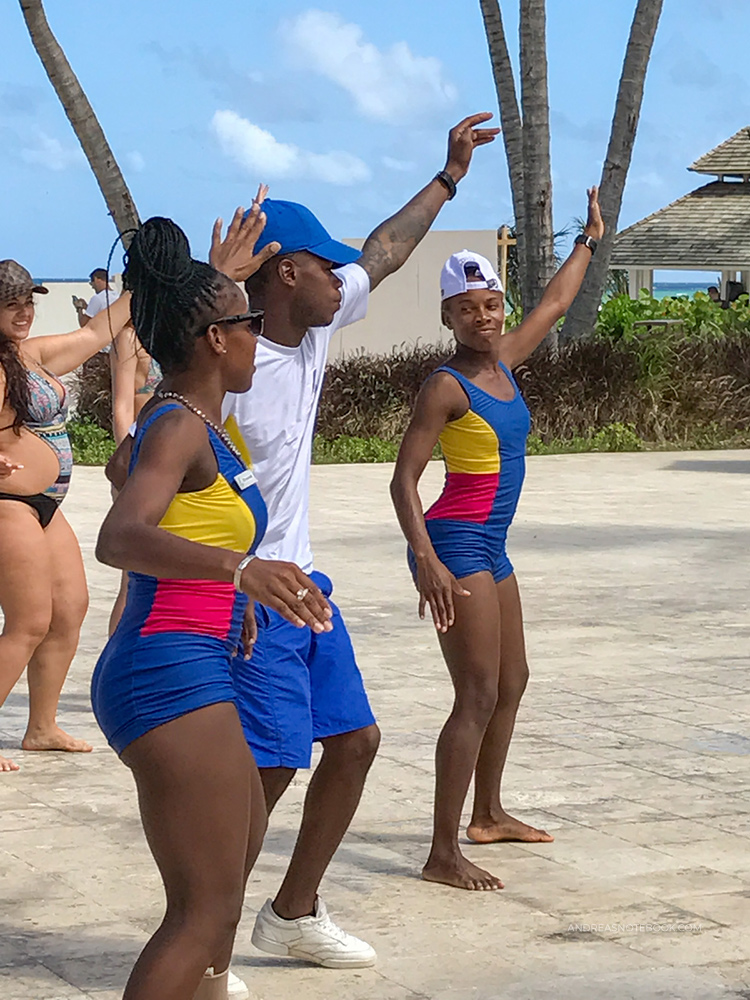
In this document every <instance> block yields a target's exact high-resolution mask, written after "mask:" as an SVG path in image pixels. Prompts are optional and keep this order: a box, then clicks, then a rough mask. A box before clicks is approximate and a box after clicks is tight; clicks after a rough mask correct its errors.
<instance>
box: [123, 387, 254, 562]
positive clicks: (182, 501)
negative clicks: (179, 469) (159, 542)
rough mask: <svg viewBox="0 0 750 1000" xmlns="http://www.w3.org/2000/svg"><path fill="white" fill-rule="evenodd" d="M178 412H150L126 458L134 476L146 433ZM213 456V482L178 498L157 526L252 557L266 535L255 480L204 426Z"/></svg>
mask: <svg viewBox="0 0 750 1000" xmlns="http://www.w3.org/2000/svg"><path fill="white" fill-rule="evenodd" d="M178 409H182V407H180V406H179V404H177V403H166V404H164V405H163V406H159V407H157V408H156V409H154V410H152V411H151V413H149V415H148V417H147V418H146V419H145V420H144V422H143V423H142V424H141V425H140V426H139V427H138V428H137V429H136V434H135V442H134V444H133V451H132V453H131V457H130V471H131V472H132V470H133V468H134V467H135V465H136V463H137V461H138V455H139V453H140V449H141V444H142V443H143V438H144V435H145V433H146V431H147V430H148V428H149V427H150V426H151V425H152V424H153V423H154V422H155V421H156V420H158V419H159V417H161V416H163V415H164V414H165V413H169V411H170V410H178ZM206 429H207V431H208V437H209V441H210V442H211V448H212V449H213V453H214V455H215V457H216V463H217V465H218V472H217V474H216V479H214V481H213V482H212V483H211V484H210V485H209V486H206V487H205V488H204V489H202V490H195V491H193V492H190V493H177V494H175V496H174V498H173V499H172V501H171V502H170V504H169V507H168V508H167V510H166V511H165V513H164V516H163V517H162V519H161V521H160V522H159V527H160V528H164V530H165V531H169V532H171V533H172V534H173V535H179V536H180V537H181V538H187V539H189V540H190V541H191V542H201V543H202V544H204V545H212V546H215V547H216V548H222V549H231V550H233V551H235V552H254V551H255V549H256V548H257V547H258V545H259V544H260V541H261V539H262V538H263V535H264V534H265V531H266V527H267V524H268V513H267V511H266V505H265V503H264V501H263V497H262V496H261V494H260V490H259V489H258V485H257V483H256V482H255V476H254V475H253V472H252V470H251V469H248V468H247V467H246V466H245V465H244V463H243V462H241V461H240V459H239V458H237V456H236V455H234V454H233V453H232V452H231V451H230V450H229V448H228V447H227V446H226V444H224V442H223V441H222V440H221V438H220V437H219V435H218V434H216V432H215V431H213V430H212V429H211V428H210V427H208V425H206Z"/></svg>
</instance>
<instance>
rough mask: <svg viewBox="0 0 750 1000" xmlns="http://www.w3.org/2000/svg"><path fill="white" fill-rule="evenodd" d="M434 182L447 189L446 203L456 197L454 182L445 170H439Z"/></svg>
mask: <svg viewBox="0 0 750 1000" xmlns="http://www.w3.org/2000/svg"><path fill="white" fill-rule="evenodd" d="M435 180H436V181H440V183H441V184H442V185H443V187H445V188H447V189H448V201H453V199H454V198H455V197H456V182H455V181H454V180H453V178H452V177H451V175H450V174H449V173H448V171H447V170H439V171H438V172H437V173H436V174H435Z"/></svg>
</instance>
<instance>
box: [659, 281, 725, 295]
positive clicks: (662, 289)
mask: <svg viewBox="0 0 750 1000" xmlns="http://www.w3.org/2000/svg"><path fill="white" fill-rule="evenodd" d="M714 284H715V285H717V286H718V284H719V282H718V281H710V280H709V281H705V282H695V281H655V282H654V298H655V299H673V298H678V297H679V296H680V295H683V296H686V297H687V298H690V299H692V297H693V295H695V293H696V292H707V291H708V289H709V288H710V286H711V285H714Z"/></svg>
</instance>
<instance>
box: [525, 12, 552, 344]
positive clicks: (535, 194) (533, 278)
mask: <svg viewBox="0 0 750 1000" xmlns="http://www.w3.org/2000/svg"><path fill="white" fill-rule="evenodd" d="M520 33H521V109H522V114H523V166H524V226H525V230H526V232H525V236H526V269H525V270H526V273H525V279H524V294H523V309H524V313H526V314H528V312H529V311H530V310H531V309H533V308H534V307H535V306H537V305H538V304H539V302H540V301H541V298H542V295H543V294H544V289H545V288H546V287H547V284H548V283H549V281H550V280H551V278H552V276H553V275H554V273H555V247H554V230H553V228H552V171H551V168H550V139H549V93H548V88H547V18H546V10H545V0H521V19H520ZM555 342H556V334H555V331H550V335H549V338H548V340H547V343H548V346H552V347H554V346H555Z"/></svg>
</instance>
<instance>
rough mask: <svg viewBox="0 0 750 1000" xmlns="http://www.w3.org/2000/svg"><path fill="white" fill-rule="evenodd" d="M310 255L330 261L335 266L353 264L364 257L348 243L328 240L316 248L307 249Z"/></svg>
mask: <svg viewBox="0 0 750 1000" xmlns="http://www.w3.org/2000/svg"><path fill="white" fill-rule="evenodd" d="M305 249H306V250H307V252H308V253H314V254H315V256H316V257H322V258H323V260H330V261H331V262H332V263H333V264H339V265H342V264H353V263H354V262H355V261H356V260H359V258H360V257H361V256H362V251H361V250H355V249H354V247H349V246H347V245H346V243H339V241H338V240H326V242H325V243H319V244H318V245H317V246H315V247H305Z"/></svg>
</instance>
